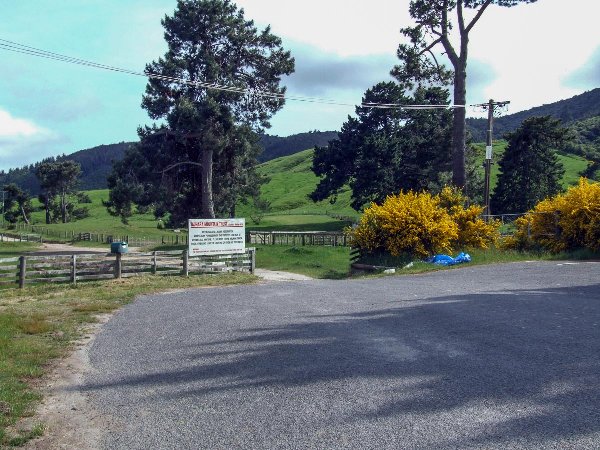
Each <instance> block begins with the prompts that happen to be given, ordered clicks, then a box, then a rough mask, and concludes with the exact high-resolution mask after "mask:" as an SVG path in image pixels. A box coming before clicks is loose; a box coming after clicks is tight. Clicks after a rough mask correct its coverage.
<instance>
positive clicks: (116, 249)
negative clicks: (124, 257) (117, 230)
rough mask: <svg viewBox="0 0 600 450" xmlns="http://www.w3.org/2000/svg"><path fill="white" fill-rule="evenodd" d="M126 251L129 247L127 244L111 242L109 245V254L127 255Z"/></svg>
mask: <svg viewBox="0 0 600 450" xmlns="http://www.w3.org/2000/svg"><path fill="white" fill-rule="evenodd" d="M128 251H129V247H128V245H127V242H113V243H111V244H110V252H111V253H127V252H128Z"/></svg>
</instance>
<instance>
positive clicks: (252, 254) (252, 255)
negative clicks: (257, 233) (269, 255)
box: [250, 248, 256, 274]
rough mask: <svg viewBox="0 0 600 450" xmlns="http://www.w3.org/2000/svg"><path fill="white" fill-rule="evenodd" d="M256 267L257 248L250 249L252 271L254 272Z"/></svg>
mask: <svg viewBox="0 0 600 450" xmlns="http://www.w3.org/2000/svg"><path fill="white" fill-rule="evenodd" d="M255 269H256V249H255V248H251V249H250V273H251V274H254V270H255Z"/></svg>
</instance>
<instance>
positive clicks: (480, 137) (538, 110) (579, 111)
mask: <svg viewBox="0 0 600 450" xmlns="http://www.w3.org/2000/svg"><path fill="white" fill-rule="evenodd" d="M539 116H552V117H554V118H556V119H560V120H561V122H562V123H563V124H565V125H571V124H574V123H575V122H577V121H580V120H585V119H588V118H590V117H595V116H600V88H596V89H593V90H591V91H588V92H584V93H583V94H580V95H576V96H574V97H571V98H568V99H565V100H560V101H558V102H554V103H549V104H547V105H542V106H536V107H535V108H531V109H528V110H526V111H520V112H518V113H514V114H508V115H506V116H502V117H498V118H497V119H494V135H495V136H497V137H498V138H502V137H503V136H504V134H506V133H508V132H510V131H514V130H516V129H517V128H518V127H519V126H520V125H521V123H522V122H523V121H524V120H525V119H528V118H530V117H539ZM467 129H468V130H469V132H470V133H471V136H472V138H473V141H474V142H485V137H486V130H487V119H475V118H468V119H467Z"/></svg>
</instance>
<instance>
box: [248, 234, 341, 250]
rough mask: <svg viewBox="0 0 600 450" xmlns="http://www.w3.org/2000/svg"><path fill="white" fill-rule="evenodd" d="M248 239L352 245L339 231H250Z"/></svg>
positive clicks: (258, 241)
mask: <svg viewBox="0 0 600 450" xmlns="http://www.w3.org/2000/svg"><path fill="white" fill-rule="evenodd" d="M246 235H247V236H246V241H247V242H248V243H250V244H262V245H276V244H279V245H294V246H297V245H321V246H333V247H338V246H343V247H347V246H349V245H351V239H350V237H349V236H347V235H346V234H344V233H342V232H339V231H248V232H246Z"/></svg>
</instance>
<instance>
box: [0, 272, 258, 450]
mask: <svg viewBox="0 0 600 450" xmlns="http://www.w3.org/2000/svg"><path fill="white" fill-rule="evenodd" d="M255 280H256V277H254V276H252V275H248V274H241V273H229V274H219V275H208V274H207V275H192V276H190V277H188V278H183V277H178V276H142V277H135V278H129V279H121V280H108V281H98V282H96V281H90V282H82V283H79V284H78V285H77V286H76V287H74V286H71V285H67V284H64V285H37V286H36V285H33V286H28V287H26V288H25V289H23V290H20V289H5V290H3V291H2V302H1V303H0V448H3V447H4V446H15V445H22V444H23V443H25V442H27V441H28V440H29V439H31V438H33V437H36V436H39V435H40V434H41V433H42V432H43V427H42V426H41V425H40V426H35V427H33V428H31V429H25V430H19V429H17V430H13V426H14V425H15V423H17V421H18V419H19V418H22V417H28V416H31V415H32V414H33V412H34V408H35V405H36V404H37V402H38V401H39V400H40V394H39V392H37V391H36V390H35V389H34V388H33V385H34V384H36V379H39V377H41V376H43V375H44V374H45V372H46V370H47V369H48V367H49V364H50V362H51V360H52V359H53V358H57V357H60V356H62V355H65V354H66V352H68V351H69V349H70V348H71V346H72V343H73V341H74V340H76V339H77V338H79V337H80V336H82V334H83V333H84V331H85V327H84V326H83V327H82V325H85V324H89V323H93V322H95V321H97V319H96V315H97V314H98V313H106V312H110V311H113V310H115V309H117V308H120V307H121V306H123V305H125V304H126V303H129V302H131V301H132V300H133V299H134V298H135V297H136V296H138V295H141V294H149V293H153V292H159V291H168V290H173V289H182V288H191V287H200V286H222V285H230V284H241V283H251V282H254V281H255ZM9 430H10V431H9Z"/></svg>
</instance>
